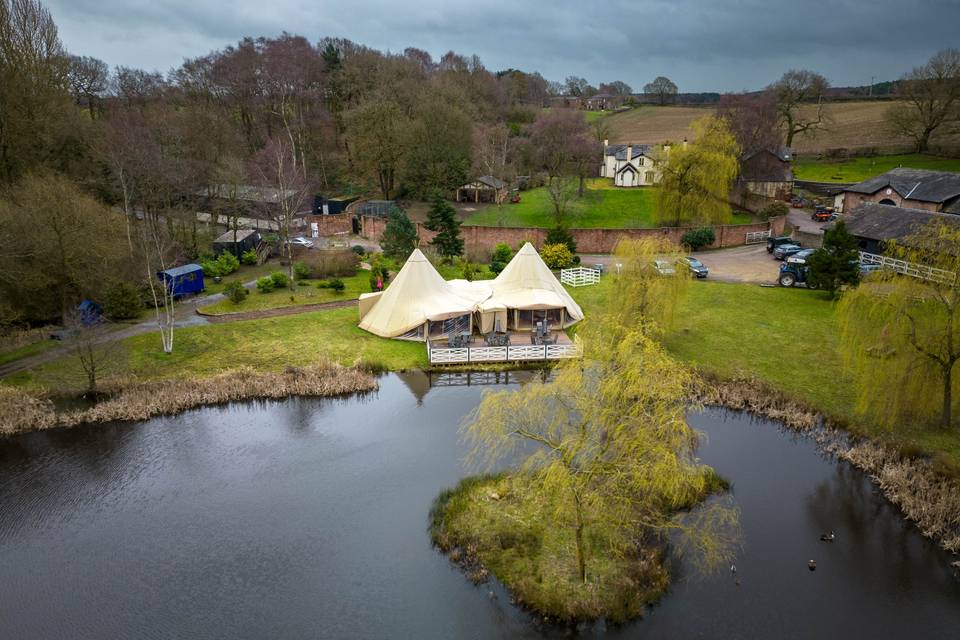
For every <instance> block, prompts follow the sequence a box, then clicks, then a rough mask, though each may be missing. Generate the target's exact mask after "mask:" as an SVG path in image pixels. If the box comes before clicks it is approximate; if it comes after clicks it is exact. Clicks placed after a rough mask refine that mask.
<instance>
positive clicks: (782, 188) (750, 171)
mask: <svg viewBox="0 0 960 640" xmlns="http://www.w3.org/2000/svg"><path fill="white" fill-rule="evenodd" d="M792 159H793V155H792V154H791V152H790V150H789V149H761V150H759V151H754V152H752V153H749V154H747V155H745V156H743V157H742V158H740V176H739V178H738V182H739V186H740V187H741V188H742V189H743V190H744V191H745V192H746V193H747V194H749V195H752V196H761V197H764V198H771V199H775V200H785V199H786V198H787V197H789V196H790V194H791V193H792V192H793V169H792V168H791V167H790V161H791V160H792Z"/></svg>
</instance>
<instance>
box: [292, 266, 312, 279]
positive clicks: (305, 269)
mask: <svg viewBox="0 0 960 640" xmlns="http://www.w3.org/2000/svg"><path fill="white" fill-rule="evenodd" d="M310 271H311V269H310V266H309V265H308V264H306V263H304V262H294V263H293V277H294V278H296V279H297V280H306V279H307V278H309V277H310Z"/></svg>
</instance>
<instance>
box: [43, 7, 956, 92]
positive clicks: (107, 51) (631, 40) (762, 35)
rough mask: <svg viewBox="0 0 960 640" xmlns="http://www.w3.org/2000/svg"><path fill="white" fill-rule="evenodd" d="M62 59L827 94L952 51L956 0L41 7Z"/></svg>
mask: <svg viewBox="0 0 960 640" xmlns="http://www.w3.org/2000/svg"><path fill="white" fill-rule="evenodd" d="M48 5H49V6H50V8H51V10H52V12H53V14H54V17H55V19H56V20H57V23H58V25H59V27H60V30H61V36H62V38H63V40H64V42H65V44H66V45H67V47H68V48H69V49H70V50H71V51H73V52H76V53H81V54H85V55H94V56H97V57H100V58H103V59H105V60H106V61H107V62H109V63H110V64H113V65H117V64H125V65H131V66H140V67H144V68H149V69H154V68H156V69H160V70H166V69H169V68H171V67H175V66H177V65H178V64H180V63H181V62H182V60H183V58H185V57H193V56H197V55H202V54H205V53H207V52H208V51H211V50H213V49H219V48H222V47H224V46H226V45H228V44H231V43H234V42H236V41H237V40H239V39H240V38H242V37H244V36H260V35H268V36H269V35H276V34H277V33H279V32H281V31H284V30H286V31H289V32H292V33H298V34H301V35H303V36H305V37H307V38H308V39H310V40H311V41H316V40H318V39H319V38H320V37H323V36H328V35H329V36H338V37H346V38H350V39H352V40H354V41H357V42H360V43H363V44H366V45H368V46H372V47H375V48H378V49H383V50H391V51H401V50H403V48H405V47H407V46H417V47H420V48H424V49H427V50H428V51H430V52H431V53H433V54H434V55H435V56H439V55H442V54H443V53H444V52H445V51H448V50H454V51H457V52H459V53H464V54H472V53H476V54H477V55H479V56H480V57H481V59H483V61H484V63H485V64H486V66H487V67H488V68H490V69H494V70H496V69H502V68H506V67H517V68H522V69H525V70H531V71H532V70H536V71H540V72H541V73H542V74H543V75H544V76H546V77H547V78H550V79H557V80H560V79H562V78H564V77H565V76H567V75H571V74H575V75H581V76H584V77H586V78H588V79H589V80H590V81H591V82H593V83H598V82H601V81H609V80H613V79H622V80H624V81H626V82H627V83H629V84H631V85H632V86H634V87H636V88H639V87H641V86H642V85H643V84H644V83H646V82H648V81H649V80H650V79H652V78H653V77H654V76H656V75H660V74H664V75H668V76H670V77H671V78H673V79H674V80H675V81H676V82H677V83H678V84H679V85H680V87H681V90H689V91H709V90H741V89H755V88H759V87H761V86H764V85H765V84H767V83H769V82H770V81H772V80H774V79H776V78H777V77H778V76H779V75H780V74H781V73H782V72H783V71H784V70H786V69H788V68H791V67H805V68H812V69H815V70H817V71H820V72H821V73H823V74H824V75H826V76H827V77H828V78H830V79H831V80H832V81H833V83H834V84H838V85H845V84H862V83H866V82H868V81H869V79H870V77H871V76H875V77H876V78H877V79H878V80H879V79H894V78H896V77H898V76H900V75H901V74H902V73H903V72H905V71H907V70H908V69H909V68H911V67H913V66H915V65H917V64H920V63H922V62H923V61H924V60H925V59H926V58H928V57H929V56H930V55H931V54H932V53H934V52H935V51H937V50H938V49H942V48H944V47H947V46H955V44H956V42H955V40H956V25H957V24H958V23H960V3H958V2H957V0H920V1H918V2H913V3H903V2H902V1H901V2H893V0H832V1H824V0H808V1H806V2H796V0H790V1H782V0H767V1H761V0H721V1H716V0H672V1H666V0H604V2H602V3H594V2H590V3H587V2H582V1H581V2H577V1H573V0H555V1H553V2H529V1H527V2H522V1H517V0H514V1H512V2H511V1H505V0H472V1H470V2H464V1H462V0H456V1H449V0H448V1H442V0H421V1H414V2H406V3H405V2H389V1H386V0H324V1H320V2H306V1H303V0H274V1H272V2H271V1H269V0H235V1H233V2H227V1H224V0H221V1H213V0H165V1H162V2H148V1H140V2H134V3H131V2H129V0H49V1H48Z"/></svg>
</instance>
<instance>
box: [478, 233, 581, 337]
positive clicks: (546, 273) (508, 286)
mask: <svg viewBox="0 0 960 640" xmlns="http://www.w3.org/2000/svg"><path fill="white" fill-rule="evenodd" d="M490 288H491V289H493V296H492V297H491V298H490V299H489V300H487V301H485V302H484V303H482V304H481V316H483V314H484V313H485V308H486V307H493V306H496V307H499V308H505V309H507V310H508V312H507V317H508V325H509V327H510V328H511V329H529V328H531V327H532V326H533V323H534V322H537V321H539V320H543V319H546V320H548V321H549V322H550V324H551V325H553V326H555V327H556V326H564V327H566V326H569V325H571V324H573V323H575V322H578V321H580V320H583V311H582V310H581V309H580V305H578V304H577V303H576V301H574V299H573V298H572V297H570V294H569V293H567V290H566V289H564V287H563V285H562V284H560V281H559V280H557V278H556V276H554V275H553V272H552V271H550V268H549V267H548V266H547V265H546V263H544V261H543V259H542V258H541V257H540V254H539V253H537V250H536V249H534V248H533V245H531V244H530V243H529V242H528V243H526V244H524V245H523V247H522V248H521V249H520V251H518V252H517V255H515V256H513V259H512V260H511V261H510V262H509V263H508V264H507V266H506V267H504V269H503V271H501V272H500V275H498V276H497V277H496V278H495V279H494V280H493V282H491V283H490Z"/></svg>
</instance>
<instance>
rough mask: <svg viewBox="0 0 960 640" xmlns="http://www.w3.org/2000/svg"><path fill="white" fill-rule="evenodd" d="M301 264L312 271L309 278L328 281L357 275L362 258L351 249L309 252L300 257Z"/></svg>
mask: <svg viewBox="0 0 960 640" xmlns="http://www.w3.org/2000/svg"><path fill="white" fill-rule="evenodd" d="M300 262H301V263H302V264H304V265H306V266H307V267H308V268H309V270H310V273H309V275H308V276H307V277H310V278H316V279H317V280H326V279H329V278H331V277H336V278H344V277H349V276H352V275H355V274H356V273H357V269H358V268H359V267H360V256H359V255H357V253H356V252H354V251H352V250H350V249H340V250H336V251H327V250H320V251H308V252H306V253H305V254H304V255H302V256H301V257H300ZM298 277H299V276H298Z"/></svg>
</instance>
